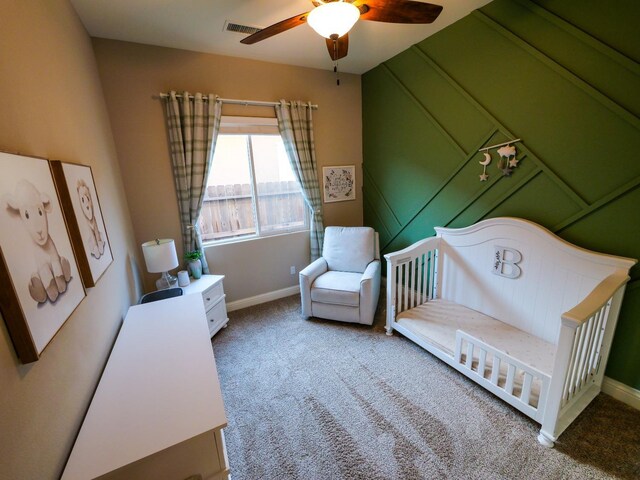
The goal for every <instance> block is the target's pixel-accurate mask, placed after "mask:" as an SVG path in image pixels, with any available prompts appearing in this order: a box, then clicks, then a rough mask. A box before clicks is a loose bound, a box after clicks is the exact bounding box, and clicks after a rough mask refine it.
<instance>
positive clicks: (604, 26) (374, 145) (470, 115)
mask: <svg viewBox="0 0 640 480" xmlns="http://www.w3.org/2000/svg"><path fill="white" fill-rule="evenodd" d="M567 4H573V8H570V5H569V6H568V5H567ZM608 5H609V6H608V7H607V8H604V7H603V4H602V2H595V1H581V2H575V1H572V2H563V1H560V0H555V1H552V0H548V1H545V0H539V1H537V2H533V1H529V0H510V1H509V0H494V2H492V3H490V4H489V5H487V6H486V7H484V8H482V9H481V10H478V11H476V12H473V13H472V14H471V15H469V16H468V17H466V18H464V19H462V20H461V21H459V22H457V23H455V24H454V25H452V26H450V27H448V28H446V29H444V30H442V31H441V32H439V33H437V34H436V35H434V36H432V37H430V38H428V39H426V40H424V41H423V42H421V43H419V44H417V45H415V46H413V47H411V48H409V49H408V50H406V51H404V52H402V53H401V54H399V55H397V56H396V57H394V58H392V59H390V60H388V61H386V62H385V63H383V64H381V65H380V66H378V67H376V68H375V69H373V70H371V71H369V72H367V73H366V74H365V75H364V76H363V80H362V89H363V132H364V133H363V137H364V141H363V150H364V222H365V224H366V225H371V226H373V227H375V228H376V229H377V230H378V231H379V232H380V240H381V247H382V250H383V252H390V251H394V250H397V249H399V248H402V247H405V246H407V245H408V244H410V243H412V242H414V241H416V240H418V239H420V238H423V237H425V236H430V235H434V234H435V232H434V230H433V227H435V226H441V225H442V226H451V227H461V226H466V225H469V224H472V223H475V222H477V221H479V220H482V219H485V218H489V217H497V216H518V217H524V218H527V219H530V220H533V221H535V222H538V223H540V224H542V225H544V226H546V227H547V228H549V229H550V230H551V231H553V232H555V233H557V234H558V235H560V236H561V237H562V238H564V239H566V240H568V241H570V242H573V243H576V244H578V245H581V246H583V247H585V248H589V249H593V250H598V251H602V252H607V253H612V254H617V255H623V256H629V257H634V258H640V188H638V185H639V184H640V161H639V160H638V152H639V151H640V118H638V117H639V115H640V65H639V63H638V60H639V58H640V36H639V35H637V24H638V20H640V2H619V3H618V2H616V4H615V6H614V5H612V4H608ZM634 19H635V20H634ZM513 138H521V139H522V140H523V142H522V143H519V144H517V148H518V159H519V160H520V164H519V167H518V168H517V169H515V170H514V172H513V174H512V175H511V176H508V177H507V176H502V174H501V172H500V171H499V170H498V169H497V158H498V157H497V155H496V154H495V151H493V152H492V155H493V161H492V163H491V165H490V166H489V167H488V169H487V173H489V175H490V177H489V179H488V181H486V182H480V181H479V180H480V179H479V174H480V173H482V166H480V165H479V161H481V160H482V159H483V158H484V157H483V156H482V154H481V153H480V152H478V149H480V148H482V147H483V146H488V145H493V144H496V143H501V142H504V141H506V140H509V139H513ZM639 285H640V268H638V267H637V266H636V267H635V268H634V270H633V271H632V282H631V284H630V285H629V287H628V290H627V295H626V299H625V302H624V305H623V311H622V316H621V319H620V323H619V327H618V330H617V334H616V338H615V341H614V342H615V343H614V348H613V353H612V355H611V358H610V362H609V366H608V370H607V375H608V376H610V377H612V378H614V379H616V380H619V381H621V382H624V383H626V384H627V385H630V386H631V387H633V388H636V389H640V348H639V347H640V286H639Z"/></svg>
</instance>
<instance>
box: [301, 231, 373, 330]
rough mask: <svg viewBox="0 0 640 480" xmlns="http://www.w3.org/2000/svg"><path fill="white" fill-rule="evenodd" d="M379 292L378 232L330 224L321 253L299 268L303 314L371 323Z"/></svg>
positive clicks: (325, 233) (342, 320) (343, 320)
mask: <svg viewBox="0 0 640 480" xmlns="http://www.w3.org/2000/svg"><path fill="white" fill-rule="evenodd" d="M379 295H380V247H379V245H378V233H377V232H375V231H374V230H373V229H372V228H369V227H327V228H326V229H325V232H324V245H323V247H322V257H320V258H318V259H317V260H316V261H314V262H313V263H311V264H310V265H308V266H307V267H306V268H305V269H304V270H302V271H301V272H300V297H301V301H302V314H303V315H305V316H307V317H311V316H313V317H319V318H328V319H331V320H339V321H341V322H351V323H363V324H366V325H371V324H372V323H373V316H374V314H375V313H376V306H377V304H378V296H379Z"/></svg>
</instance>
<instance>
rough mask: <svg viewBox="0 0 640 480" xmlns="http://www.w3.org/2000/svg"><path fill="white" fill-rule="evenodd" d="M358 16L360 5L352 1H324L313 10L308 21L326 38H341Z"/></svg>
mask: <svg viewBox="0 0 640 480" xmlns="http://www.w3.org/2000/svg"><path fill="white" fill-rule="evenodd" d="M358 18H360V10H358V7H356V6H355V5H353V4H352V3H348V2H342V1H338V2H331V3H323V4H322V5H320V6H318V7H316V8H314V9H313V10H311V12H309V16H308V17H307V23H308V24H309V25H310V26H311V28H313V29H314V30H315V31H316V32H317V33H318V34H319V35H321V36H323V37H325V38H339V37H341V36H343V35H344V34H346V33H347V32H349V30H351V28H352V27H353V26H354V25H355V23H356V22H357V21H358ZM336 35H337V37H335V36H336Z"/></svg>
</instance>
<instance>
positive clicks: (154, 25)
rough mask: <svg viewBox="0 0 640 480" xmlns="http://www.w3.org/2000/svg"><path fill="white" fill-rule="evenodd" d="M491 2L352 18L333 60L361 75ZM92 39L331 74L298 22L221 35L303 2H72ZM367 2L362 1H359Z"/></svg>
mask: <svg viewBox="0 0 640 480" xmlns="http://www.w3.org/2000/svg"><path fill="white" fill-rule="evenodd" d="M489 1H490V0H433V1H432V3H436V4H439V5H442V6H443V7H444V10H443V11H442V13H441V14H440V16H439V17H438V18H437V19H436V21H435V22H433V23H432V24H430V25H398V24H389V23H380V22H370V21H359V22H358V23H356V25H355V26H354V27H353V29H352V30H351V32H350V33H349V54H348V56H347V57H346V58H344V59H341V60H340V62H339V69H340V70H341V71H343V72H348V73H364V72H366V71H368V70H370V69H371V68H373V67H375V66H376V65H378V64H380V63H382V62H384V61H385V60H387V59H389V58H391V57H393V56H394V55H396V54H397V53H400V52H402V51H403V50H406V49H407V48H408V47H410V46H411V45H413V44H415V43H418V42H419V41H421V40H423V39H424V38H426V37H428V36H429V35H432V34H434V33H435V32H437V31H438V30H441V29H442V28H444V27H446V26H448V25H450V24H452V23H454V22H455V21H457V20H459V19H460V18H462V17H464V16H466V15H468V14H469V13H470V12H471V11H472V10H474V9H477V8H480V7H481V6H483V5H485V4H487V3H489ZM71 3H72V4H73V6H74V7H75V9H76V11H77V12H78V15H79V16H80V18H81V20H82V22H83V23H84V25H85V27H86V28H87V30H88V32H89V34H90V35H91V36H92V37H101V38H110V39H115V40H124V41H128V42H136V43H144V44H149V45H158V46H162V47H173V48H180V49H184V50H193V51H197V52H206V53H216V54H219V55H229V56H233V57H243V58H252V59H256V60H263V61H267V62H275V63H283V64H288V65H298V66H303V67H312V68H319V69H323V70H331V69H332V68H333V62H332V61H331V59H330V58H329V54H328V52H327V47H326V45H325V41H324V39H323V38H322V37H320V36H319V35H318V34H317V33H315V32H314V31H313V30H312V29H311V27H309V26H308V25H306V24H305V25H301V26H299V27H296V28H294V29H291V30H288V31H286V32H284V33H281V34H279V35H276V36H274V37H271V38H269V39H266V40H263V41H262V42H259V43H256V44H254V45H243V44H241V43H240V40H241V39H242V38H244V36H245V35H242V34H239V33H234V32H225V31H224V25H225V21H227V20H229V21H231V22H234V23H239V24H243V25H250V26H256V27H260V28H264V27H266V26H269V25H271V24H273V23H276V22H279V21H280V20H284V19H286V18H289V17H293V16H294V15H298V14H300V13H304V12H307V11H309V10H311V8H313V5H312V4H311V2H310V1H309V0H269V1H266V0H181V1H177V0H71ZM365 3H366V2H365Z"/></svg>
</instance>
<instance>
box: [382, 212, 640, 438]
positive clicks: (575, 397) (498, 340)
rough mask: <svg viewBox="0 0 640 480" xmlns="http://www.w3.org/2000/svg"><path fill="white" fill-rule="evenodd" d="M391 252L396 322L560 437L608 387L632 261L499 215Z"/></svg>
mask: <svg viewBox="0 0 640 480" xmlns="http://www.w3.org/2000/svg"><path fill="white" fill-rule="evenodd" d="M436 233H437V236H436V237H431V238H427V239H425V240H421V241H419V242H417V243H415V244H413V245H411V246H409V247H407V248H405V249H404V250H401V251H399V252H395V253H390V254H387V255H385V258H386V260H387V327H386V329H387V334H388V335H391V334H392V333H393V330H396V331H398V332H400V333H402V334H403V335H405V336H406V337H407V338H409V339H411V340H413V341H414V342H416V343H417V344H418V345H420V346H421V347H423V348H425V349H426V350H428V351H429V352H431V353H432V354H433V355H435V356H436V357H438V358H439V359H441V360H443V361H444V362H446V363H448V364H449V365H451V366H452V367H453V368H455V369H457V370H459V371H460V372H462V373H464V374H465V375H466V376H468V377H469V378H471V379H472V380H474V381H476V382H477V383H478V384H480V385H482V386H483V387H484V388H486V389H487V390H489V391H490V392H492V393H494V394H495V395H497V396H498V397H500V398H501V399H502V400H504V401H506V402H508V403H509V404H510V405H512V406H514V407H515V408H517V409H518V410H520V411H521V412H523V413H524V414H526V415H528V416H529V417H531V418H532V419H534V420H535V421H536V422H538V423H540V424H541V425H542V428H541V430H540V435H538V441H539V442H540V443H541V444H543V445H545V446H548V447H551V446H553V444H554V441H555V440H556V439H557V438H558V436H559V435H560V434H561V433H562V432H563V431H564V430H565V429H566V428H567V427H568V426H569V425H570V424H571V422H572V421H573V420H574V419H575V418H576V417H577V416H578V415H579V414H580V412H582V410H584V408H585V407H586V406H587V405H588V404H589V402H591V400H593V398H595V396H596V395H598V393H599V392H600V387H601V385H602V379H603V376H604V370H605V366H606V362H607V357H608V355H609V349H610V347H611V341H612V339H613V332H614V330H615V326H616V321H617V319H618V313H619V311H620V304H621V302H622V296H623V294H624V289H625V286H626V283H627V281H628V280H629V276H628V272H629V269H630V268H631V267H632V266H633V265H634V264H635V263H636V260H633V259H629V258H622V257H614V256H611V255H604V254H601V253H596V252H591V251H589V250H585V249H582V248H580V247H577V246H575V245H572V244H570V243H568V242H565V241H564V240H562V239H560V238H559V237H557V236H555V235H554V234H552V233H551V232H549V231H548V230H546V229H545V228H543V227H541V226H539V225H537V224H535V223H532V222H529V221H526V220H522V219H516V218H494V219H490V220H485V221H482V222H479V223H477V224H475V225H472V226H470V227H467V228H460V229H451V228H436Z"/></svg>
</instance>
